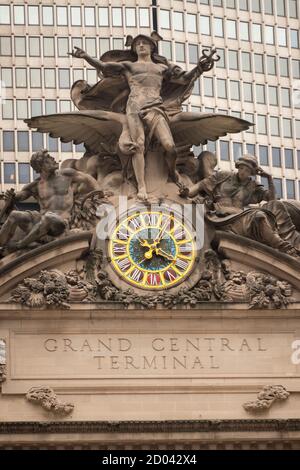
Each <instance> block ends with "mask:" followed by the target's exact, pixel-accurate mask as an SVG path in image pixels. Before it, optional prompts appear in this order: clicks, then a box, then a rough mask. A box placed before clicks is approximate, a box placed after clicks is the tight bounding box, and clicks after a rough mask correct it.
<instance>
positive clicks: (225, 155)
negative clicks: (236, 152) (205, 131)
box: [220, 140, 229, 160]
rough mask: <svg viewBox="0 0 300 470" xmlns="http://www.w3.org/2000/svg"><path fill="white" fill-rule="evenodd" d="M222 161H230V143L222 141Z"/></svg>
mask: <svg viewBox="0 0 300 470" xmlns="http://www.w3.org/2000/svg"><path fill="white" fill-rule="evenodd" d="M220 159H221V160H229V142H226V141H224V140H220Z"/></svg>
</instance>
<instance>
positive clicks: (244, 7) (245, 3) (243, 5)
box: [239, 0, 248, 11]
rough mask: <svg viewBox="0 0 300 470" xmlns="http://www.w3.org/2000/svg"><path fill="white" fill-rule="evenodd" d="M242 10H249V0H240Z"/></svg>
mask: <svg viewBox="0 0 300 470" xmlns="http://www.w3.org/2000/svg"><path fill="white" fill-rule="evenodd" d="M239 7H240V10H245V11H247V10H248V0H239Z"/></svg>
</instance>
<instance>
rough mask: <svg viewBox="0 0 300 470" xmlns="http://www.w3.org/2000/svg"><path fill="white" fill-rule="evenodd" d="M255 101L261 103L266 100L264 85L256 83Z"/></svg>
mask: <svg viewBox="0 0 300 470" xmlns="http://www.w3.org/2000/svg"><path fill="white" fill-rule="evenodd" d="M256 101H257V103H261V104H264V103H265V102H266V98H265V86H264V85H256Z"/></svg>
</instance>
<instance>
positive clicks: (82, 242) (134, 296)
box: [0, 231, 300, 309]
mask: <svg viewBox="0 0 300 470" xmlns="http://www.w3.org/2000/svg"><path fill="white" fill-rule="evenodd" d="M90 239H91V234H90V233H89V232H81V233H74V234H71V235H69V236H66V237H63V238H60V239H58V240H56V241H53V242H50V243H48V244H46V245H42V246H40V247H38V248H35V249H33V250H32V251H30V252H26V253H23V254H22V253H19V254H18V256H17V255H16V254H13V255H9V256H7V257H5V258H4V259H2V261H1V264H0V275H1V278H0V279H1V281H0V299H1V301H2V302H9V303H11V302H16V303H19V304H21V305H23V307H25V308H26V307H30V308H53V307H60V308H70V305H71V304H72V303H74V302H75V303H76V302H81V301H83V302H84V303H93V304H95V303H97V302H100V304H99V306H100V305H101V306H100V308H103V307H104V303H105V302H107V303H109V304H110V303H111V302H113V303H118V304H120V305H121V307H123V308H124V307H125V308H128V307H130V306H131V305H132V306H135V307H139V308H152V309H153V308H162V307H168V308H181V307H184V308H186V307H195V306H196V305H197V304H199V303H203V302H205V303H211V302H217V303H218V304H219V303H220V302H221V303H226V304H228V303H232V302H234V303H240V304H242V305H243V304H245V303H246V304H248V306H249V307H251V308H266V307H273V308H282V307H286V306H288V305H289V304H290V303H292V302H296V301H298V300H300V279H299V275H298V273H299V268H300V263H299V261H297V260H296V259H293V258H292V257H290V256H289V255H286V254H284V253H280V252H278V251H277V250H274V249H273V248H271V247H266V246H265V245H262V244H261V243H259V242H255V241H253V240H249V239H247V238H244V237H241V236H238V235H235V234H231V233H228V232H222V231H217V232H216V236H215V240H214V243H213V244H215V245H217V251H213V250H212V249H208V250H206V251H204V252H203V253H202V256H201V259H200V260H199V261H198V266H197V269H198V270H199V272H200V275H199V277H198V281H197V282H196V283H195V285H194V286H192V287H189V288H187V287H185V288H184V287H183V288H182V289H180V290H179V291H177V292H176V293H172V291H171V290H170V291H169V292H168V290H165V291H164V292H163V293H155V294H154V295H151V296H150V295H149V294H147V293H145V292H144V291H142V290H139V289H134V290H133V289H127V290H122V289H120V286H119V285H118V278H117V277H115V278H114V279H113V282H112V280H111V279H110V277H109V272H110V271H108V272H107V271H106V270H105V262H103V253H102V252H101V251H93V250H90V248H89V244H90Z"/></svg>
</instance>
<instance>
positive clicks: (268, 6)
mask: <svg viewBox="0 0 300 470" xmlns="http://www.w3.org/2000/svg"><path fill="white" fill-rule="evenodd" d="M264 6H265V13H267V14H268V15H273V0H264Z"/></svg>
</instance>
